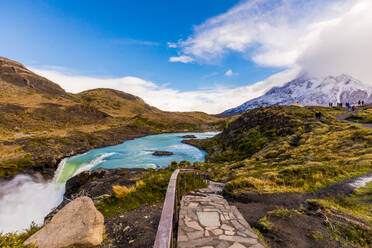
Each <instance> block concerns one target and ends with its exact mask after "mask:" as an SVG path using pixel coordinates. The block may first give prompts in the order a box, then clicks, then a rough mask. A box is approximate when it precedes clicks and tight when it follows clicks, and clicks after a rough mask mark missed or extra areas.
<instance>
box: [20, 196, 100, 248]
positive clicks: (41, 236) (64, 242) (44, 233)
mask: <svg viewBox="0 0 372 248" xmlns="http://www.w3.org/2000/svg"><path fill="white" fill-rule="evenodd" d="M104 231H105V226H104V217H103V215H102V214H101V213H100V212H98V210H97V209H96V208H95V206H94V204H93V201H92V200H91V199H90V198H89V197H80V198H77V199H75V200H73V201H72V202H70V203H69V204H67V205H66V206H65V207H64V208H62V209H61V210H60V211H59V212H58V213H57V214H56V215H55V216H54V217H53V218H52V220H51V221H50V222H49V223H48V224H46V225H45V227H43V228H42V229H41V230H39V231H38V232H36V233H35V234H34V235H32V236H31V237H30V238H29V239H27V240H26V242H25V243H26V244H31V243H33V244H35V245H36V246H37V247H39V248H59V247H60V248H62V247H68V246H71V245H83V246H96V245H100V244H101V243H102V240H103V234H104Z"/></svg>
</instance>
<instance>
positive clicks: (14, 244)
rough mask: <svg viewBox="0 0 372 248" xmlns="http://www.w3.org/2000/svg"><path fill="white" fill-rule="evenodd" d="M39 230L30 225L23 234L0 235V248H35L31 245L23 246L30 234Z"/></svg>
mask: <svg viewBox="0 0 372 248" xmlns="http://www.w3.org/2000/svg"><path fill="white" fill-rule="evenodd" d="M39 229H40V227H39V226H37V225H35V223H32V224H31V226H30V227H29V228H28V229H27V230H25V231H24V232H23V233H6V234H2V233H0V247H2V248H36V247H35V246H33V245H25V244H23V242H24V241H26V240H27V239H28V238H29V237H31V235H32V234H34V233H36V232H37V231H38V230H39Z"/></svg>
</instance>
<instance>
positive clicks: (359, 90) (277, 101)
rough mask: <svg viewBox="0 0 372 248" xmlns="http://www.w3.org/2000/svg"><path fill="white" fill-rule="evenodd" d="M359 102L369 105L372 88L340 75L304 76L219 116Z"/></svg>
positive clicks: (371, 100)
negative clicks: (261, 109)
mask: <svg viewBox="0 0 372 248" xmlns="http://www.w3.org/2000/svg"><path fill="white" fill-rule="evenodd" d="M359 100H363V101H364V102H365V103H372V87H371V86H369V85H366V84H364V83H362V82H360V81H359V80H357V79H354V78H352V77H351V76H349V75H345V74H341V75H339V76H337V77H334V76H328V77H325V78H315V77H309V76H307V75H304V76H301V77H299V78H297V79H294V80H292V81H290V82H288V83H286V84H285V85H284V86H282V87H273V88H271V89H270V90H269V91H268V92H266V93H265V94H264V95H263V96H260V97H257V98H254V99H252V100H249V101H247V102H245V103H244V104H242V105H240V106H238V107H236V108H232V109H229V110H226V111H225V112H223V114H235V113H241V112H244V111H247V110H250V109H254V108H257V107H264V106H272V105H291V104H293V103H296V102H298V103H300V104H303V105H325V106H328V104H329V103H330V102H332V103H333V105H334V106H336V104H337V103H343V104H345V103H346V102H350V103H351V104H355V103H357V102H358V101H359Z"/></svg>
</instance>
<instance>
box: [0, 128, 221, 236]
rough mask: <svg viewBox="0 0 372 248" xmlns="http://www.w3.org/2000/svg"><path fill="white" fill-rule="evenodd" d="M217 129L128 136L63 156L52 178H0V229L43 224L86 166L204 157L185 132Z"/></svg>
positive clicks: (111, 166)
mask: <svg viewBox="0 0 372 248" xmlns="http://www.w3.org/2000/svg"><path fill="white" fill-rule="evenodd" d="M216 134H217V133H216V132H207V133H167V134H158V135H150V136H145V137H141V138H137V139H133V140H128V141H126V142H124V143H122V144H119V145H115V146H108V147H104V148H99V149H93V150H91V151H89V152H87V153H84V154H79V155H76V156H73V157H69V158H65V159H63V160H62V161H61V162H60V164H59V166H58V169H57V171H56V173H55V176H54V179H53V180H52V181H50V182H43V181H42V180H35V178H33V177H30V176H28V175H18V176H16V177H15V178H14V179H12V180H11V181H9V182H0V232H5V233H6V232H16V231H22V230H23V229H25V228H27V227H29V226H30V224H31V223H32V222H35V223H36V224H42V223H43V220H44V217H45V216H46V215H47V214H48V213H49V212H50V211H51V209H53V208H54V207H56V206H58V205H59V204H60V203H61V201H62V199H63V194H64V192H65V183H66V181H67V180H68V179H69V178H71V177H73V176H75V175H77V174H79V173H81V172H83V171H87V170H94V169H97V168H107V169H115V168H164V167H166V166H168V165H169V164H170V163H171V162H172V161H177V162H180V161H182V160H187V161H190V162H196V161H200V162H202V161H204V157H205V152H204V151H202V150H200V149H198V148H196V147H193V146H190V145H187V144H183V143H182V142H181V141H182V140H183V139H184V138H182V136H184V135H194V136H196V137H197V138H199V139H205V138H209V137H213V136H214V135H216ZM154 151H169V152H173V155H171V156H154V155H152V153H153V152H154Z"/></svg>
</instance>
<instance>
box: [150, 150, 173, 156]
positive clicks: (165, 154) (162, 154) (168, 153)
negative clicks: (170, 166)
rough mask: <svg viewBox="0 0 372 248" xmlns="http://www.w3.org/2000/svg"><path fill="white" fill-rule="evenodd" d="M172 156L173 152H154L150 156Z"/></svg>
mask: <svg viewBox="0 0 372 248" xmlns="http://www.w3.org/2000/svg"><path fill="white" fill-rule="evenodd" d="M173 154H174V153H173V152H167V151H155V152H154V153H153V154H152V155H154V156H171V155H173Z"/></svg>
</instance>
